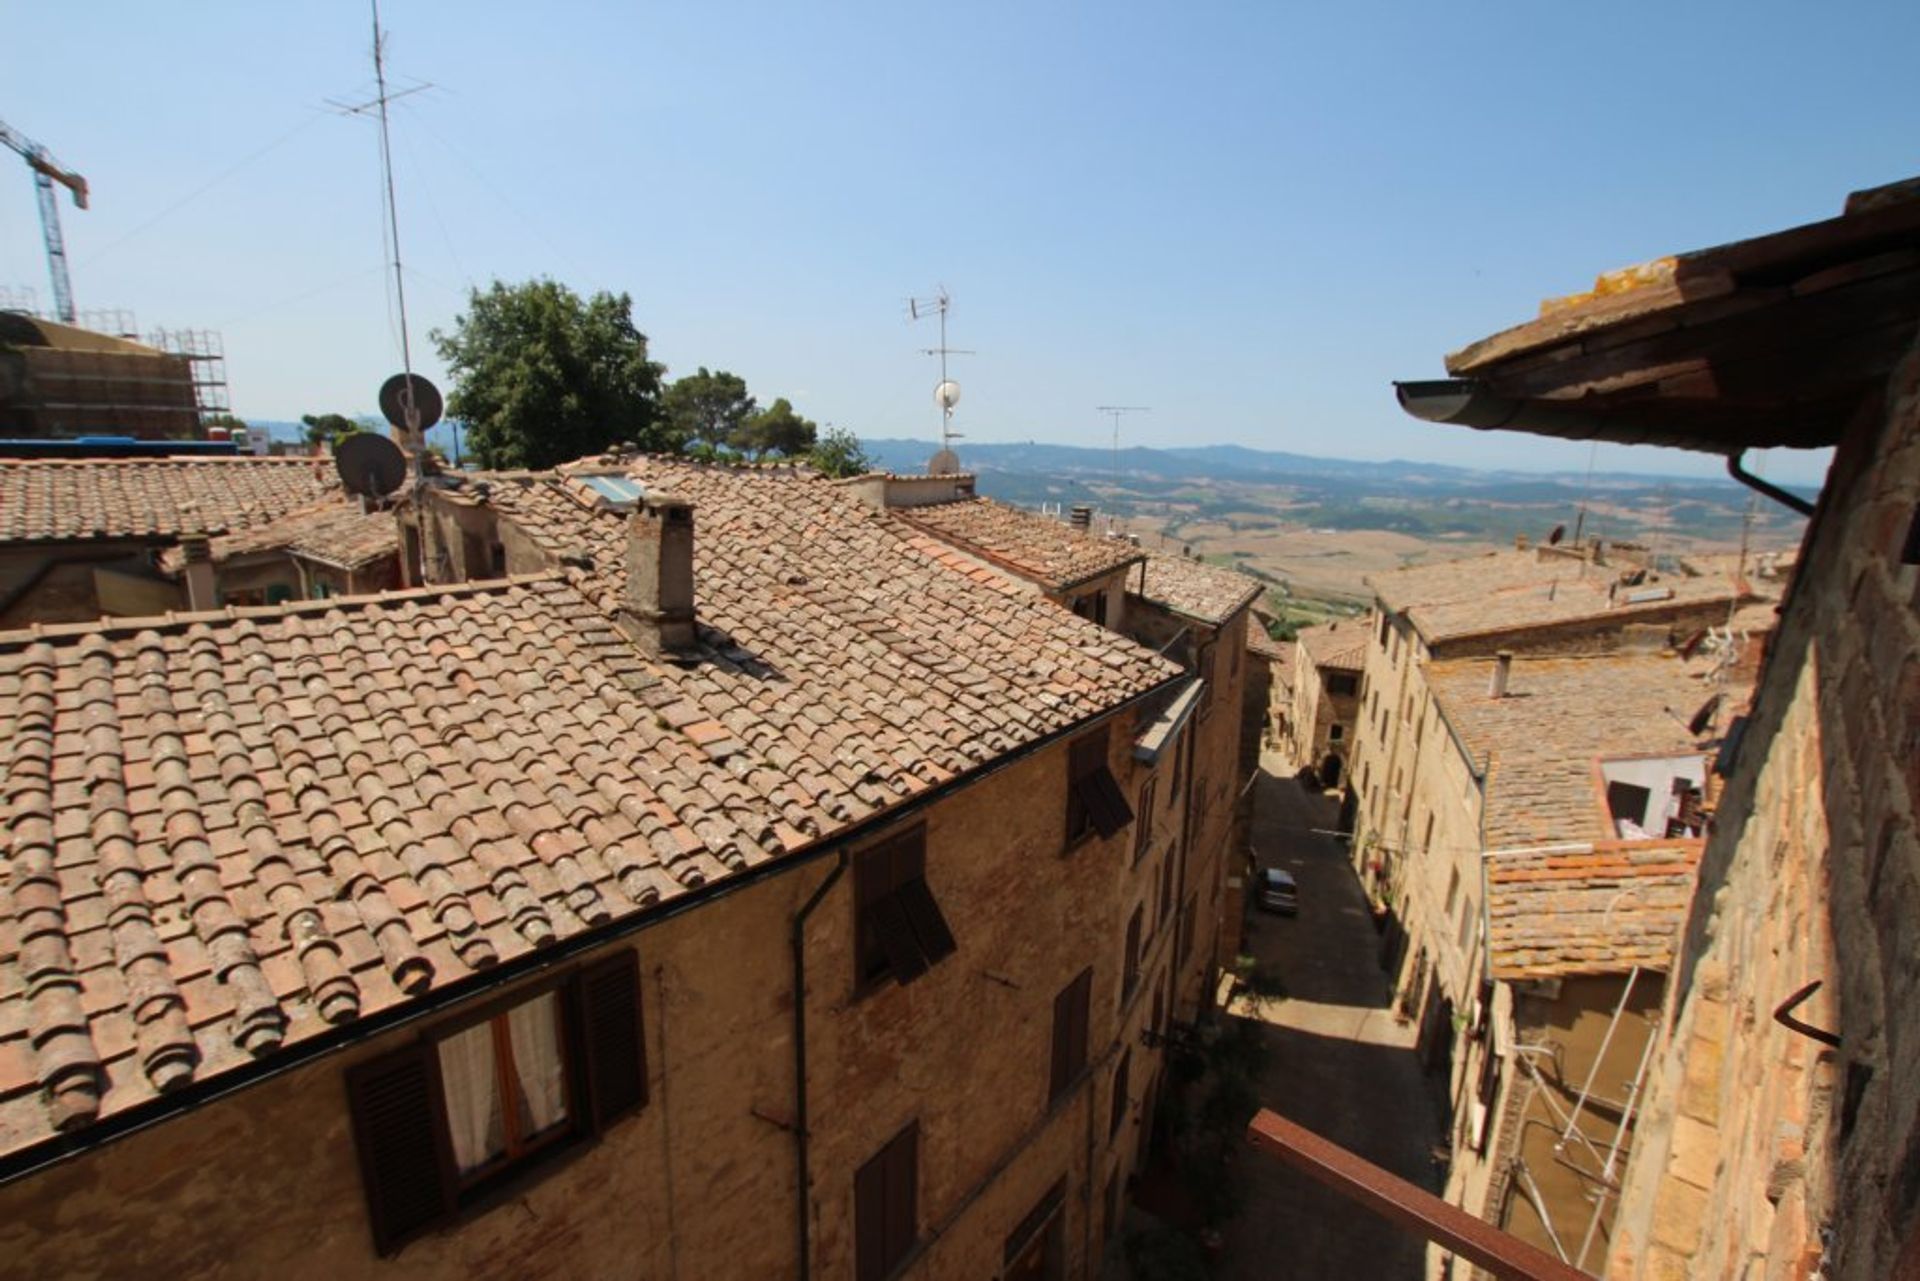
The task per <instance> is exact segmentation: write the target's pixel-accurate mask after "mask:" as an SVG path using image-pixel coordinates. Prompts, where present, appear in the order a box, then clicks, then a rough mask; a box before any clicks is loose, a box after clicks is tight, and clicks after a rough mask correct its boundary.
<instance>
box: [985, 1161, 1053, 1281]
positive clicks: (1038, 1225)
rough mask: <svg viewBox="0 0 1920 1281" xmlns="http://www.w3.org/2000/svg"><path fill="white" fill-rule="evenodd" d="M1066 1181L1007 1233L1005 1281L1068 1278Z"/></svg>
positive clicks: (1041, 1199)
mask: <svg viewBox="0 0 1920 1281" xmlns="http://www.w3.org/2000/svg"><path fill="white" fill-rule="evenodd" d="M1066 1205H1067V1181H1066V1180H1065V1179H1061V1180H1060V1181H1059V1182H1058V1183H1056V1184H1054V1185H1053V1187H1052V1188H1050V1189H1048V1191H1047V1194H1046V1195H1045V1196H1044V1197H1041V1198H1040V1203H1039V1204H1038V1205H1036V1206H1034V1207H1033V1209H1031V1210H1029V1211H1027V1217H1026V1218H1024V1219H1022V1220H1020V1223H1019V1225H1018V1226H1017V1227H1015V1228H1014V1230H1013V1231H1012V1232H1009V1233H1008V1234H1007V1242H1006V1247H1005V1249H1004V1250H1003V1252H1002V1254H1001V1262H1002V1263H1003V1264H1004V1266H1005V1270H1004V1271H1002V1272H1001V1274H1000V1275H1001V1277H1002V1279H1003V1281H1064V1278H1065V1277H1066V1275H1067V1216H1066V1214H1065V1213H1064V1211H1065V1209H1066Z"/></svg>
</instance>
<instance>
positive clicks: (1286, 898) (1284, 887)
mask: <svg viewBox="0 0 1920 1281" xmlns="http://www.w3.org/2000/svg"><path fill="white" fill-rule="evenodd" d="M1257 901H1258V902H1259V904H1260V906H1261V907H1262V908H1263V909H1265V910H1266V911H1269V912H1278V913H1280V915H1282V916H1294V915H1297V914H1298V913H1299V911H1300V887H1299V886H1298V885H1296V884H1294V880H1293V875H1292V874H1291V873H1289V872H1283V871H1281V870H1280V869H1279V868H1277V867H1269V868H1267V869H1266V870H1265V871H1263V872H1261V873H1260V885H1259V895H1258V897H1257Z"/></svg>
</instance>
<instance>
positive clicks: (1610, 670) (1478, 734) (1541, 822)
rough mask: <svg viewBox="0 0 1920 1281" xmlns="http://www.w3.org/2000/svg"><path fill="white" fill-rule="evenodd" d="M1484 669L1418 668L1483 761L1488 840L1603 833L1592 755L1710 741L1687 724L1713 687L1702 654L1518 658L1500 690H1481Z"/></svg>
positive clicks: (1686, 747) (1459, 663)
mask: <svg viewBox="0 0 1920 1281" xmlns="http://www.w3.org/2000/svg"><path fill="white" fill-rule="evenodd" d="M1492 670H1493V662H1492V660H1488V659H1451V660H1446V661H1443V662H1437V663H1433V664H1430V665H1429V666H1428V668H1427V685H1428V688H1429V689H1431V690H1432V691H1433V696H1434V698H1435V700H1436V701H1437V702H1438V704H1439V706H1440V711H1441V714H1442V715H1443V716H1445V717H1446V720H1447V723H1448V724H1449V725H1451V726H1452V727H1453V730H1454V732H1455V733H1456V734H1457V735H1458V736H1459V740H1460V742H1461V743H1462V744H1463V745H1464V746H1465V748H1466V750H1467V751H1468V753H1469V754H1471V756H1472V757H1473V760H1474V763H1475V765H1476V767H1480V768H1486V767H1487V765H1488V763H1489V762H1491V768H1492V776H1491V778H1490V779H1489V781H1488V784H1487V814H1486V840H1487V845H1488V847H1489V848H1494V849H1498V848H1501V847H1506V846H1520V845H1541V844H1551V843H1555V842H1565V841H1587V840H1606V839H1610V838H1612V837H1613V836H1614V832H1613V830H1612V827H1611V824H1610V823H1609V821H1608V818H1607V814H1606V811H1605V807H1604V805H1603V802H1602V800H1601V796H1602V790H1603V789H1601V787H1600V785H1599V782H1598V775H1597V762H1598V761H1601V760H1603V759H1604V760H1612V759H1619V758H1624V757H1631V756H1685V755H1699V754H1705V753H1707V752H1710V751H1711V750H1713V749H1712V744H1711V742H1710V741H1709V740H1707V739H1703V738H1699V737H1696V736H1695V735H1693V734H1691V733H1689V732H1688V729H1687V721H1688V720H1689V719H1690V718H1691V717H1692V716H1693V714H1694V712H1695V711H1696V710H1698V709H1699V707H1700V706H1701V704H1702V703H1704V702H1705V701H1706V700H1707V698H1708V697H1709V696H1710V695H1711V694H1712V693H1713V692H1714V688H1715V687H1714V685H1713V684H1712V682H1711V680H1710V674H1711V671H1712V664H1711V662H1709V661H1707V660H1706V659H1705V658H1696V659H1695V660H1693V661H1690V662H1688V661H1682V660H1681V659H1680V658H1679V657H1677V656H1676V655H1673V654H1632V653H1613V654H1604V655H1599V656H1595V657H1591V658H1544V659H1529V658H1526V657H1519V658H1516V659H1514V660H1513V669H1512V674H1511V676H1510V678H1509V680H1508V684H1507V695H1506V697H1504V698H1490V697H1488V687H1489V682H1490V677H1491V674H1492ZM1733 692H1735V693H1739V694H1741V695H1742V696H1744V691H1743V690H1734V691H1733Z"/></svg>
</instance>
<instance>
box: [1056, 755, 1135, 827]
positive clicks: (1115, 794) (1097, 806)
mask: <svg viewBox="0 0 1920 1281" xmlns="http://www.w3.org/2000/svg"><path fill="white" fill-rule="evenodd" d="M1132 821H1133V809H1132V808H1131V807H1130V806H1129V805H1128V804H1127V798H1126V796H1125V795H1124V794H1123V793H1122V792H1121V791H1120V784H1119V783H1117V782H1115V781H1114V777H1113V771H1112V770H1110V769H1108V768H1107V727H1106V726H1105V725H1102V726H1101V727H1100V728H1099V729H1097V730H1094V731H1093V732H1092V733H1090V734H1082V735H1081V736H1080V737H1079V738H1076V739H1074V740H1073V746H1072V747H1071V748H1070V749H1069V750H1068V755H1067V846H1068V847H1069V848H1071V847H1073V846H1075V845H1078V844H1079V843H1080V842H1081V841H1083V840H1085V839H1087V837H1088V836H1089V835H1090V834H1091V833H1093V832H1099V833H1100V835H1101V837H1103V838H1105V837H1111V836H1114V835H1117V834H1118V833H1119V831H1120V830H1121V829H1122V828H1124V827H1125V826H1126V825H1127V824H1128V823H1131V822H1132Z"/></svg>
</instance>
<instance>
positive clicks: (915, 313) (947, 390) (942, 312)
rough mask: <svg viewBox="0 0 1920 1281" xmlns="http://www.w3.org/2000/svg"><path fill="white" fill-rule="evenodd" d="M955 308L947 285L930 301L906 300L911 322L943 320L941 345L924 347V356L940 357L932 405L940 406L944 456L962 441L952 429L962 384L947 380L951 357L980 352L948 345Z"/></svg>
mask: <svg viewBox="0 0 1920 1281" xmlns="http://www.w3.org/2000/svg"><path fill="white" fill-rule="evenodd" d="M952 306H953V298H952V296H951V295H950V294H948V293H947V287H946V286H945V285H942V286H940V288H939V290H938V291H937V292H936V293H935V294H934V296H933V297H931V298H909V299H907V316H908V318H909V319H911V320H924V319H926V318H927V317H928V316H937V317H938V318H939V320H940V345H939V346H938V347H922V348H921V349H920V354H921V355H923V356H938V357H940V381H939V383H938V384H937V385H936V386H935V387H934V389H933V403H934V404H936V405H938V406H940V453H941V455H942V456H943V457H944V456H946V455H950V454H951V453H952V452H953V442H954V441H956V440H958V439H960V433H959V432H957V431H955V430H953V407H954V406H955V405H957V404H959V403H960V384H959V383H957V382H955V381H953V379H951V378H949V377H947V357H948V356H972V355H975V354H977V353H975V352H972V351H969V350H968V349H966V348H965V347H949V346H947V311H948V309H949V308H951V307H952Z"/></svg>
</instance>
